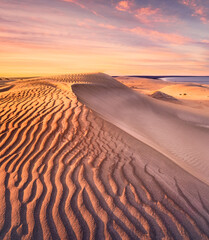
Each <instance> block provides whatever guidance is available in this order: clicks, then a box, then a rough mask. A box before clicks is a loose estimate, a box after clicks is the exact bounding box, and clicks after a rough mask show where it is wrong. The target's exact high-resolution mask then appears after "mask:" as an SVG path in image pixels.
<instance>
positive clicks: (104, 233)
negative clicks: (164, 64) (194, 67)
mask: <svg viewBox="0 0 209 240" xmlns="http://www.w3.org/2000/svg"><path fill="white" fill-rule="evenodd" d="M120 81H121V82H123V83H125V82H124V81H123V80H121V79H120ZM128 81H129V80H128ZM146 81H147V82H146ZM136 82H137V80H136V81H135V82H134V83H131V81H129V82H126V84H127V85H128V86H130V87H133V86H135V89H137V91H138V92H143V93H146V94H148V95H151V94H152V93H153V92H155V91H162V92H165V93H167V94H169V95H172V96H174V97H176V98H178V99H179V101H180V103H177V104H176V103H175V104H174V103H170V102H166V101H159V100H157V99H153V98H151V97H149V96H144V95H142V94H141V93H137V92H135V91H133V90H131V89H130V88H127V87H126V86H124V85H123V84H121V83H120V82H118V81H116V80H114V79H113V78H111V77H109V76H107V75H105V74H76V75H65V76H55V77H45V78H31V79H19V80H18V79H17V80H13V81H10V80H6V79H3V80H0V121H1V122H0V189H1V191H0V201H1V205H0V239H209V227H208V226H209V174H208V167H209V164H208V161H207V159H208V157H209V150H208V147H207V146H208V141H209V134H208V131H209V128H207V126H208V125H207V124H208V123H209V121H208V119H209V118H208V115H207V113H205V111H200V110H198V109H196V108H194V102H195V101H196V100H195V98H192V97H191V95H190V94H194V95H195V94H196V95H195V96H197V95H201V94H199V92H198V91H201V90H200V89H199V87H198V91H197V90H196V91H195V92H193V93H191V92H192V91H193V90H191V92H189V90H188V88H187V86H183V87H184V88H182V87H180V86H178V85H176V84H170V83H166V82H163V81H159V82H157V81H155V80H149V81H148V80H145V79H144V80H142V81H141V83H140V82H137V83H136ZM160 89H161V90H160ZM192 89H193V88H192ZM180 90H181V91H183V92H185V91H186V90H187V91H188V96H190V98H189V97H187V99H186V98H185V100H186V101H191V99H192V101H194V102H193V103H192V104H191V103H187V102H186V101H185V100H184V97H183V96H182V98H181V99H180V98H179V96H178V93H177V92H178V91H180ZM171 93H172V94H171ZM174 93H175V94H176V95H175V94H174ZM200 100H201V101H204V102H205V101H207V100H205V99H203V98H201V99H200ZM197 101H199V99H198V100H197ZM188 104H191V105H192V106H193V108H191V106H190V107H189V106H187V105H188ZM198 104H199V105H201V104H200V103H198ZM204 109H205V108H204Z"/></svg>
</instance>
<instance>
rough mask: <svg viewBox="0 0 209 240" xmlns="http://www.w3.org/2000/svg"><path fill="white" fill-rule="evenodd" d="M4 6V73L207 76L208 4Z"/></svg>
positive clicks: (161, 0)
mask: <svg viewBox="0 0 209 240" xmlns="http://www.w3.org/2000/svg"><path fill="white" fill-rule="evenodd" d="M0 3H1V8H0V44H1V49H0V52H1V54H0V66H2V67H3V69H4V70H2V67H1V71H2V72H3V71H4V72H5V73H6V72H7V73H8V72H12V71H17V70H18V68H19V69H20V70H19V71H22V73H23V74H24V73H26V72H31V73H32V72H38V71H39V69H41V70H40V71H39V72H48V73H49V72H50V71H51V72H53V71H56V72H60V73H61V72H63V73H64V72H67V71H74V72H76V71H77V72H78V71H87V70H88V69H89V71H106V72H108V73H112V74H120V73H121V74H131V73H134V74H138V73H140V74H147V73H148V72H149V73H151V74H159V73H160V72H161V74H163V73H176V74H178V73H182V74H183V73H184V74H186V72H182V71H184V69H187V72H189V71H190V72H196V74H198V73H199V74H201V73H203V72H204V73H205V72H207V71H208V74H209V66H208V68H207V67H206V66H207V64H206V63H207V62H208V55H207V54H205V53H206V52H207V53H208V50H207V49H208V44H209V42H208V39H209V33H208V31H207V25H206V24H204V23H203V22H206V20H204V19H201V18H202V17H203V18H205V19H208V18H207V16H208V15H207V4H204V3H205V1H203V0H196V1H194V0H178V1H169V3H168V1H167V0H155V1H153V0H146V1H145V0H144V1H137V0H126V1H120V0H106V1H102V0H53V1H52V0H44V1H42V0H37V1H32V0H31V1H27V0H0ZM200 20H201V21H200ZM177 23H178V24H177ZM193 26H195V27H193ZM56 63H57V65H56ZM208 65H209V64H208ZM17 66H18V67H17ZM44 68H46V69H45V70H44ZM12 69H14V70H12ZM179 71H181V72H179ZM0 73H1V72H0Z"/></svg>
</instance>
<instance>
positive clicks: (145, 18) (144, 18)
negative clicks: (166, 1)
mask: <svg viewBox="0 0 209 240" xmlns="http://www.w3.org/2000/svg"><path fill="white" fill-rule="evenodd" d="M134 15H135V17H136V18H137V19H139V20H140V22H142V23H145V24H149V23H151V22H162V23H165V22H173V21H174V19H173V18H172V19H171V17H168V16H163V14H162V13H161V11H160V9H159V8H155V9H153V8H151V7H146V8H139V9H137V10H136V11H135V14H134Z"/></svg>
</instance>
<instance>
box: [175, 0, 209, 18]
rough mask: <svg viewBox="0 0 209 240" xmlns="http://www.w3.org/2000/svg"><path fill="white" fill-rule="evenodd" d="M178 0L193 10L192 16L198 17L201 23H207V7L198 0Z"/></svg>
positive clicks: (208, 11)
mask: <svg viewBox="0 0 209 240" xmlns="http://www.w3.org/2000/svg"><path fill="white" fill-rule="evenodd" d="M179 2H180V3H181V4H183V5H185V6H188V7H189V8H190V9H191V10H192V11H193V13H192V16H196V17H199V19H200V20H201V21H202V22H203V23H209V8H208V6H204V5H203V4H202V2H201V1H200V0H199V1H198V0H179Z"/></svg>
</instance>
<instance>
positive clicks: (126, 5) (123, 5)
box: [116, 1, 131, 11]
mask: <svg viewBox="0 0 209 240" xmlns="http://www.w3.org/2000/svg"><path fill="white" fill-rule="evenodd" d="M130 8H131V2H130V1H120V2H118V4H117V5H116V9H117V10H118V11H128V10H129V9H130Z"/></svg>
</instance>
